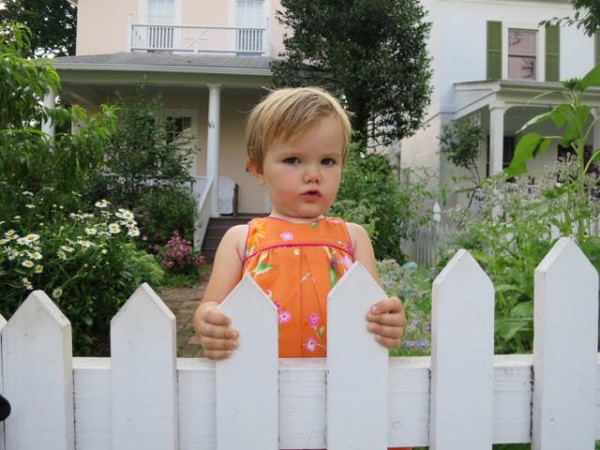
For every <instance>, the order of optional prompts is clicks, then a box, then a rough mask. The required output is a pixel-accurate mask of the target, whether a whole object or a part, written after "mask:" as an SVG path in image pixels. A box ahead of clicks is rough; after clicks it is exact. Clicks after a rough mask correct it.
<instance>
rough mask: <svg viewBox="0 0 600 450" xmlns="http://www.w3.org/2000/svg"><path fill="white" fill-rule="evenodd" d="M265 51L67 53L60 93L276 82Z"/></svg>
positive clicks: (97, 95) (99, 97) (102, 94)
mask: <svg viewBox="0 0 600 450" xmlns="http://www.w3.org/2000/svg"><path fill="white" fill-rule="evenodd" d="M271 61H273V58H272V57H265V56H203V55H202V56H198V55H173V54H170V53H160V52H156V53H136V52H123V53H113V54H105V55H79V56H62V57H57V58H54V59H53V64H54V67H55V69H56V70H57V72H58V74H59V76H60V79H61V84H62V91H61V95H62V96H64V97H66V98H67V99H68V100H71V101H75V102H78V103H87V104H96V105H97V104H99V103H101V102H103V101H105V98H106V96H107V95H108V94H112V93H114V91H115V90H126V89H132V88H135V87H138V86H140V85H141V84H142V82H145V86H147V89H148V91H149V92H151V91H152V90H156V91H160V92H163V93H167V92H178V91H179V92H181V91H182V90H189V89H193V88H196V89H199V88H206V86H207V85H209V84H218V85H221V86H223V87H224V88H234V89H240V88H242V89H248V88H250V89H253V88H255V89H260V88H263V87H265V86H269V85H270V83H271V81H270V80H271V68H270V63H271Z"/></svg>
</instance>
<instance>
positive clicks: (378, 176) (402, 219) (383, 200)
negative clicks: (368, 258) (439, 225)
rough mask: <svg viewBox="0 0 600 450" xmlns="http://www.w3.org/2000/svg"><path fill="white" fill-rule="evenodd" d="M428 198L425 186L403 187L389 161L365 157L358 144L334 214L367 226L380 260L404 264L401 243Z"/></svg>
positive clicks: (381, 156)
mask: <svg viewBox="0 0 600 450" xmlns="http://www.w3.org/2000/svg"><path fill="white" fill-rule="evenodd" d="M429 198H431V195H430V193H429V192H427V190H426V189H425V188H424V184H423V183H421V182H420V181H416V182H415V181H413V182H412V183H411V184H408V183H402V181H401V180H400V177H399V174H398V173H397V170H396V168H395V167H394V166H392V165H391V164H390V162H389V160H388V158H387V157H385V156H383V155H380V154H377V153H365V152H364V151H362V150H361V149H360V148H359V147H358V145H357V144H355V145H353V147H352V148H351V150H350V155H349V157H348V161H347V162H346V167H345V168H344V174H343V176H342V183H341V186H340V190H339V193H338V196H337V200H336V203H335V204H334V205H333V208H332V210H331V214H332V215H339V216H341V217H343V218H344V219H346V220H349V221H357V223H359V224H361V225H363V226H365V228H366V229H367V230H368V231H370V236H371V240H372V242H373V249H374V250H375V255H376V257H377V258H378V259H386V258H393V259H396V260H398V261H400V262H402V261H404V254H403V253H402V250H401V249H400V242H401V240H402V239H403V238H405V237H407V236H408V233H409V230H410V228H411V227H412V226H413V225H414V224H415V223H417V222H420V221H421V220H422V215H421V214H422V208H423V206H424V204H425V202H426V200H427V199H429Z"/></svg>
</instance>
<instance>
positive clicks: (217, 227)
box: [202, 214, 265, 263]
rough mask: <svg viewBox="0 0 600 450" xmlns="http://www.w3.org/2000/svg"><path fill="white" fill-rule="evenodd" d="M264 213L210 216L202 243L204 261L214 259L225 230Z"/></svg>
mask: <svg viewBox="0 0 600 450" xmlns="http://www.w3.org/2000/svg"><path fill="white" fill-rule="evenodd" d="M264 215H265V214H238V215H235V216H221V217H211V218H210V220H209V221H208V227H207V229H206V235H205V236H204V241H203V243H202V254H203V255H204V257H205V258H206V261H207V262H209V263H212V262H213V261H214V259H215V253H216V252H217V247H218V246H219V243H220V242H221V239H222V238H223V235H224V234H225V232H226V231H227V230H229V229H230V228H231V227H233V226H235V225H242V224H245V223H248V221H250V220H252V219H253V218H255V217H260V216H264Z"/></svg>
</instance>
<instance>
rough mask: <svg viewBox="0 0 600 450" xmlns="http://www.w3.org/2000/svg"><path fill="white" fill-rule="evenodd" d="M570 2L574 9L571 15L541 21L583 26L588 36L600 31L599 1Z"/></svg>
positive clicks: (580, 0)
mask: <svg viewBox="0 0 600 450" xmlns="http://www.w3.org/2000/svg"><path fill="white" fill-rule="evenodd" d="M571 4H572V5H573V7H574V8H575V10H576V11H575V14H574V15H573V17H562V18H558V17H554V18H553V19H551V20H548V21H545V22H543V23H548V24H556V25H561V24H565V25H575V26H576V27H577V28H583V30H584V31H585V33H586V34H587V35H588V36H592V35H593V34H594V33H596V32H597V31H600V2H598V0H571Z"/></svg>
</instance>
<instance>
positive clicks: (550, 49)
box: [546, 25, 560, 81]
mask: <svg viewBox="0 0 600 450" xmlns="http://www.w3.org/2000/svg"><path fill="white" fill-rule="evenodd" d="M546 81H560V28H559V27H558V26H557V25H550V26H547V27H546Z"/></svg>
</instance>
